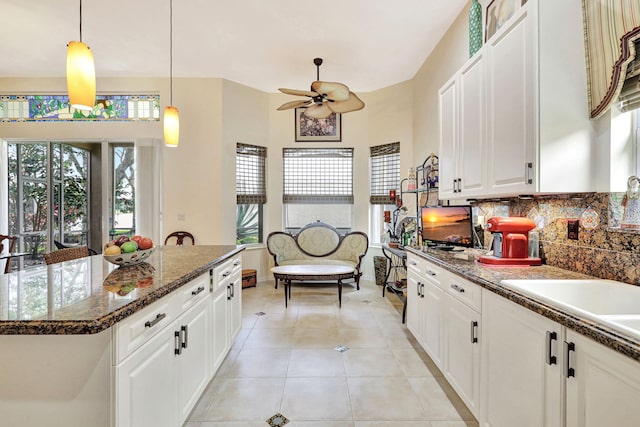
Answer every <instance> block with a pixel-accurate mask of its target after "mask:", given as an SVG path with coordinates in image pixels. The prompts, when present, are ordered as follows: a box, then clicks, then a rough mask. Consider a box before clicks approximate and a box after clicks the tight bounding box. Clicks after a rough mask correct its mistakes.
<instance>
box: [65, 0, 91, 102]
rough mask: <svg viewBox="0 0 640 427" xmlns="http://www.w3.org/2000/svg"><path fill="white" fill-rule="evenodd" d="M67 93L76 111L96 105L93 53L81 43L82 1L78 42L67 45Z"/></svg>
mask: <svg viewBox="0 0 640 427" xmlns="http://www.w3.org/2000/svg"><path fill="white" fill-rule="evenodd" d="M67 92H68V94H69V104H71V106H72V107H73V108H76V109H78V110H88V111H91V110H93V107H95V105H96V67H95V65H94V63H93V53H91V49H89V46H87V45H86V44H84V43H83V42H82V0H80V41H79V42H69V44H68V45H67Z"/></svg>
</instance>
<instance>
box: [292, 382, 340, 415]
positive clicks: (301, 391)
mask: <svg viewBox="0 0 640 427" xmlns="http://www.w3.org/2000/svg"><path fill="white" fill-rule="evenodd" d="M280 412H281V413H282V414H283V415H284V416H285V417H287V418H289V419H290V420H296V421H303V420H310V421H321V420H349V421H350V420H352V417H351V405H350V404H349V391H348V388H347V382H346V379H345V378H288V379H287V382H286V384H285V387H284V395H283V397H282V410H281V411H280Z"/></svg>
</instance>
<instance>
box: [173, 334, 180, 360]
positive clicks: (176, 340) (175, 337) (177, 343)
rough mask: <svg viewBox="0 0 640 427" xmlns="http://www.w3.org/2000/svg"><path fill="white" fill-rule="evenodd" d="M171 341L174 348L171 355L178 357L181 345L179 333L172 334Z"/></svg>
mask: <svg viewBox="0 0 640 427" xmlns="http://www.w3.org/2000/svg"><path fill="white" fill-rule="evenodd" d="M173 341H174V343H175V348H174V351H173V353H174V354H176V355H178V356H179V355H181V354H182V343H181V341H180V331H174V332H173Z"/></svg>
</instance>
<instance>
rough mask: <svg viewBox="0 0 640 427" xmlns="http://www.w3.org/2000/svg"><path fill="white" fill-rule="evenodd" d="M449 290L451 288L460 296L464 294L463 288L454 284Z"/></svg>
mask: <svg viewBox="0 0 640 427" xmlns="http://www.w3.org/2000/svg"><path fill="white" fill-rule="evenodd" d="M451 288H453V289H454V290H456V291H458V292H460V293H461V294H463V293H464V288H463V287H462V286H458V285H456V284H455V283H452V284H451Z"/></svg>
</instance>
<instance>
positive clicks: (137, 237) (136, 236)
mask: <svg viewBox="0 0 640 427" xmlns="http://www.w3.org/2000/svg"><path fill="white" fill-rule="evenodd" d="M140 239H142V236H138V235H137V234H136V235H135V236H133V237H132V238H131V239H130V240H133V241H134V242H136V243H140Z"/></svg>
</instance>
